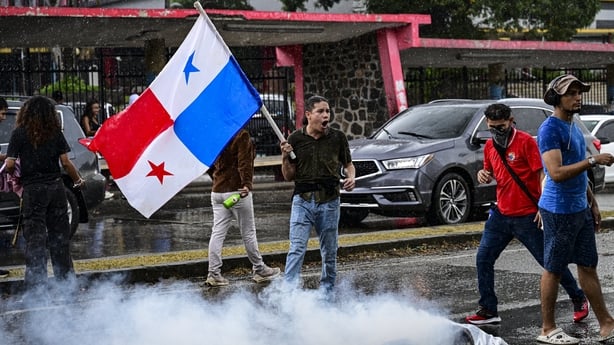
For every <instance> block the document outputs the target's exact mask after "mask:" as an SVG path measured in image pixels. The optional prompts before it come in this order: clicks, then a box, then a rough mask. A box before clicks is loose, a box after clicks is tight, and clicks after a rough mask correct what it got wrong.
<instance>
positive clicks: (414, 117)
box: [374, 105, 479, 139]
mask: <svg viewBox="0 0 614 345" xmlns="http://www.w3.org/2000/svg"><path fill="white" fill-rule="evenodd" d="M478 110H479V107H460V106H458V105H454V106H425V107H414V108H410V109H408V110H407V111H405V112H404V113H401V114H399V115H398V116H396V117H395V118H394V119H393V120H392V121H390V122H389V123H388V124H386V126H385V127H383V128H382V129H381V130H380V131H379V132H377V134H376V135H375V137H374V138H375V139H406V138H409V137H414V138H426V139H448V138H456V137H459V136H460V135H461V134H462V133H463V131H464V130H465V128H466V127H467V125H468V124H469V122H470V121H471V119H472V118H473V116H474V115H475V113H476V112H477V111H478Z"/></svg>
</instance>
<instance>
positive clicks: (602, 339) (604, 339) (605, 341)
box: [597, 329, 614, 343]
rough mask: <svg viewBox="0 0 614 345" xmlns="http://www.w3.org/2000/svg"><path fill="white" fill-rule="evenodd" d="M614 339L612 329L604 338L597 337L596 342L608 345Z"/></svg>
mask: <svg viewBox="0 0 614 345" xmlns="http://www.w3.org/2000/svg"><path fill="white" fill-rule="evenodd" d="M612 339H614V329H613V330H611V331H610V334H608V335H606V336H605V337H601V336H600V337H599V339H597V341H598V342H600V343H610V340H612Z"/></svg>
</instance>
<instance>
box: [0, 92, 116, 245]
mask: <svg viewBox="0 0 614 345" xmlns="http://www.w3.org/2000/svg"><path fill="white" fill-rule="evenodd" d="M5 98H7V102H8V104H9V109H8V114H7V116H6V120H4V121H2V122H0V149H1V150H2V152H6V150H7V147H8V142H9V139H10V137H11V132H12V130H13V128H14V127H15V117H16V115H17V112H18V111H19V108H20V107H21V106H22V104H23V99H21V100H18V99H15V100H11V96H7V97H5ZM56 109H57V113H58V120H59V121H60V123H61V126H62V132H63V133H64V137H65V138H66V141H67V142H68V145H69V146H70V150H71V151H70V152H69V153H68V157H69V158H70V160H71V161H72V162H73V163H74V164H75V167H76V168H77V170H79V174H80V175H81V177H83V179H84V180H85V186H86V187H85V188H83V189H82V190H75V189H73V188H72V185H73V183H72V180H71V179H70V177H68V175H66V174H64V175H63V179H64V186H65V187H66V188H65V190H66V198H67V200H68V213H69V217H70V226H71V234H74V232H75V231H76V230H77V227H78V226H79V223H86V222H87V221H88V209H89V208H92V207H94V206H96V205H98V204H100V203H101V202H102V201H103V200H104V193H105V185H106V179H105V177H104V176H103V175H102V174H101V173H100V169H99V168H98V159H97V158H96V155H95V154H94V153H93V152H90V151H88V150H87V148H85V147H84V146H83V145H81V144H80V143H79V142H78V140H79V139H80V138H83V137H85V135H84V134H83V130H81V127H80V126H79V124H78V123H77V120H76V119H75V115H74V113H73V112H72V110H71V108H70V107H67V106H64V105H57V106H56ZM58 164H59V162H58ZM19 205H20V202H19V197H18V196H17V195H16V194H14V193H0V229H15V227H16V225H17V222H18V220H19V214H20V209H19Z"/></svg>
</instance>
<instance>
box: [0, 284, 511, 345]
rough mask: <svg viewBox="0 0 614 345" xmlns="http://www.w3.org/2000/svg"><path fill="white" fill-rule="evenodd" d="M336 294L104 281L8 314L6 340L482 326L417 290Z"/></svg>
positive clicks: (349, 334) (176, 338) (346, 337)
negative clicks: (207, 292)
mask: <svg viewBox="0 0 614 345" xmlns="http://www.w3.org/2000/svg"><path fill="white" fill-rule="evenodd" d="M327 297H329V296H327V295H325V294H323V293H321V292H319V291H316V290H299V289H293V290H290V289H287V288H286V287H284V286H283V284H282V283H279V282H274V283H273V284H271V285H270V286H268V287H266V288H264V289H262V290H260V292H259V293H253V292H252V291H246V289H238V290H235V291H233V292H228V293H226V294H223V293H221V292H220V295H218V296H214V297H211V296H209V297H204V295H203V292H202V288H200V287H199V286H198V285H196V284H193V283H189V282H181V283H172V284H170V285H166V286H164V287H162V288H161V287H160V286H157V287H151V286H149V287H144V286H141V287H130V288H126V287H120V286H118V285H115V284H113V283H105V284H98V285H97V286H96V287H92V288H90V289H89V290H87V291H86V292H81V293H80V294H79V298H78V303H71V304H66V305H53V306H50V307H43V308H33V309H27V307H25V306H24V309H25V310H18V311H13V312H6V313H4V314H1V316H2V317H1V318H0V344H7V345H8V344H11V345H16V344H39V345H81V344H105V345H106V344H109V345H123V344H126V345H128V344H130V345H157V344H160V345H168V344H174V345H191V344H194V345H202V344H216V345H226V344H227V345H242V344H250V345H271V344H293V345H312V344H318V345H322V344H353V345H360V344H369V345H373V344H381V345H410V344H411V345H415V344H428V345H433V344H460V343H459V342H458V339H459V336H462V333H463V332H464V333H465V334H467V333H473V332H476V329H477V328H475V329H473V330H471V332H469V331H467V328H466V326H464V325H458V324H455V323H453V322H451V321H449V320H448V319H446V318H445V317H443V316H438V315H437V314H443V313H442V311H438V310H436V309H435V308H434V307H432V306H431V307H430V308H427V307H426V304H425V302H418V301H416V300H415V299H414V298H411V296H400V295H399V294H389V293H380V294H375V295H364V294H362V293H359V292H356V291H355V290H353V289H351V288H347V287H345V288H344V287H340V288H339V291H337V293H336V294H335V296H334V298H333V299H332V300H331V299H329V298H327ZM416 303H418V304H420V303H421V304H422V306H421V307H419V308H417V307H416ZM429 309H430V310H429ZM477 330H478V331H477V332H481V331H479V329H477ZM482 333H483V332H482ZM479 336H480V335H478V337H479ZM481 336H483V337H484V339H485V340H484V341H487V342H475V340H474V341H472V342H462V344H467V343H475V344H493V345H494V344H505V342H503V341H502V340H501V339H499V338H493V337H491V336H488V335H486V334H485V333H484V334H483V335H481ZM470 338H471V336H470ZM473 339H477V338H476V337H475V335H474V336H473Z"/></svg>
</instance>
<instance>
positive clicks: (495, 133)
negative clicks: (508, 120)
mask: <svg viewBox="0 0 614 345" xmlns="http://www.w3.org/2000/svg"><path fill="white" fill-rule="evenodd" d="M489 130H490V134H492V140H493V141H494V142H495V143H496V144H497V145H499V146H500V147H503V148H506V147H507V140H508V139H509V137H510V133H511V132H512V127H511V126H510V127H507V128H506V129H500V127H499V126H497V127H495V128H490V129H489Z"/></svg>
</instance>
